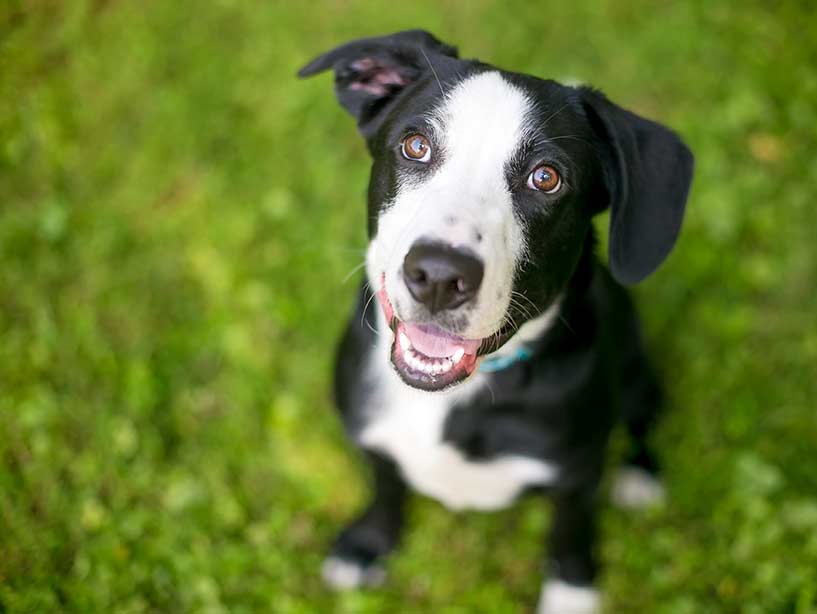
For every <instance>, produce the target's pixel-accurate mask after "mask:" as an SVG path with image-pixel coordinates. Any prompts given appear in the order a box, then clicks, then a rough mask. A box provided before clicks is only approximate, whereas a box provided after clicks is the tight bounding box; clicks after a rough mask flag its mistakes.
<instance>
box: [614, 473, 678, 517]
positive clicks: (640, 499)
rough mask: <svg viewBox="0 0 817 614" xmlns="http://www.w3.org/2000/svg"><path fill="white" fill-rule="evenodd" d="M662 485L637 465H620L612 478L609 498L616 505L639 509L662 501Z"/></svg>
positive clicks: (664, 494) (663, 493) (663, 497)
mask: <svg viewBox="0 0 817 614" xmlns="http://www.w3.org/2000/svg"><path fill="white" fill-rule="evenodd" d="M665 497H666V492H665V491H664V485H663V484H662V483H661V481H660V480H659V479H658V478H656V477H655V476H654V475H652V474H651V473H649V472H648V471H645V470H644V469H641V468H639V467H622V468H621V469H619V470H618V472H617V473H616V476H615V478H613V487H612V489H611V492H610V498H611V499H612V501H613V503H614V504H615V505H617V506H618V507H622V508H625V509H640V508H645V507H650V506H652V505H658V504H660V503H663V502H664V499H665Z"/></svg>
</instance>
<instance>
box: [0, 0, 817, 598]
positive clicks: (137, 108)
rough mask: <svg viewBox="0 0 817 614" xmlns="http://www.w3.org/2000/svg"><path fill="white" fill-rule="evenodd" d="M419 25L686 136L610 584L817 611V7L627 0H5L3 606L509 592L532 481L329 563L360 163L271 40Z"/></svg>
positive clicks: (296, 53)
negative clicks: (373, 550) (679, 222)
mask: <svg viewBox="0 0 817 614" xmlns="http://www.w3.org/2000/svg"><path fill="white" fill-rule="evenodd" d="M408 27H424V28H427V29H429V30H431V31H433V32H435V33H436V34H437V35H438V36H440V38H442V39H443V40H446V41H449V42H453V43H455V44H458V45H459V47H460V49H461V52H462V54H463V55H464V56H465V57H480V58H483V59H486V60H489V61H491V62H493V63H495V64H498V65H500V66H503V67H507V68H510V69H514V70H517V71H523V72H531V73H534V74H538V75H542V76H549V77H555V78H571V79H579V80H583V81H586V82H589V83H592V84H594V85H596V86H598V87H600V88H601V89H603V90H604V91H606V92H607V93H608V94H609V96H610V97H611V98H613V99H614V100H616V101H618V102H620V103H621V104H622V105H625V106H628V107H630V108H633V109H635V110H637V111H638V112H640V113H642V114H644V115H647V116H650V117H653V118H655V119H658V120H660V121H663V122H665V123H668V124H669V125H672V126H673V127H675V128H676V129H677V130H678V131H679V132H680V133H681V134H682V135H683V136H684V138H685V139H686V141H687V142H688V143H689V145H690V146H691V148H692V149H693V151H694V152H695V154H696V157H697V175H696V179H695V184H694V187H693V191H692V196H691V200H690V204H689V210H688V211H689V215H688V218H687V222H686V224H685V228H684V230H683V233H682V238H681V240H680V242H679V245H678V247H677V249H676V251H675V252H674V254H673V255H672V257H671V258H670V259H669V261H668V262H667V264H666V265H665V266H664V267H663V268H662V269H661V270H660V271H659V272H658V273H657V274H656V275H655V276H654V277H653V278H651V279H650V280H649V281H647V282H645V283H644V284H642V285H641V286H639V287H638V288H637V289H636V290H635V292H636V296H637V301H638V303H639V305H640V306H641V308H642V311H643V313H644V320H645V327H646V330H647V333H648V340H649V345H650V347H651V350H652V353H653V355H654V356H655V360H656V362H657V364H658V365H659V366H660V369H661V371H662V373H663V374H664V377H665V380H666V382H667V387H668V391H669V396H670V403H669V405H670V407H669V412H668V414H667V416H666V418H665V420H664V421H663V423H662V425H661V428H660V429H659V431H658V432H657V433H656V441H657V443H658V445H659V448H660V449H661V450H662V454H663V458H664V462H665V465H666V481H667V487H668V492H669V501H668V504H667V505H666V506H665V507H663V508H659V509H653V510H650V511H643V512H638V513H633V512H630V513H625V512H622V511H618V510H616V509H613V508H606V509H605V510H604V512H603V516H602V519H603V531H602V533H603V535H602V556H603V559H604V562H605V572H604V575H603V578H602V587H603V589H604V591H605V594H606V604H607V609H608V611H609V612H615V613H641V612H645V613H672V614H686V613H689V614H705V613H710V612H712V613H720V612H727V613H728V612H741V613H758V614H760V613H794V614H805V613H807V612H817V454H816V453H815V449H816V448H817V401H816V399H817V249H815V243H817V239H816V238H815V237H816V236H817V234H816V233H817V207H815V202H816V199H817V37H815V35H814V33H815V32H817V14H815V12H814V9H813V8H810V5H809V3H808V2H795V1H788V2H787V1H781V2H775V3H769V2H752V3H728V2H718V3H714V2H703V1H696V2H681V1H678V2H647V1H643V2H626V3H625V2H621V1H618V0H604V1H601V0H575V1H573V2H569V3H546V4H540V3H533V2H519V3H493V2H488V1H485V0H475V1H471V2H468V3H464V2H412V3H400V4H397V3H388V4H385V3H384V4H381V3H375V2H363V1H360V0H345V1H340V0H338V1H336V2H322V3H303V4H298V3H294V2H287V3H285V2H276V1H274V0H273V2H256V3H239V2H234V1H232V0H220V1H218V2H207V3H203V2H194V1H192V0H178V1H174V2H150V3H148V2H135V1H130V2H128V1H124V0H107V1H106V0H96V1H95V2H57V1H45V0H31V1H27V0H7V1H6V2H4V3H3V4H2V6H1V7H0V612H10V613H17V612H34V613H41V612H63V611H64V612H83V613H84V612H122V613H125V612H129V613H130V612H133V613H136V612H231V613H232V612H275V613H284V614H289V613H296V614H297V613H311V612H320V613H323V612H340V613H353V614H358V613H380V612H383V613H396V612H400V613H413V612H414V613H428V612H433V613H437V612H440V613H450V614H454V613H460V612H463V613H464V612H485V613H512V612H514V613H516V612H519V613H523V612H530V611H531V608H532V606H533V604H534V603H535V601H536V597H537V593H538V590H539V584H540V581H541V557H542V544H543V543H544V533H545V530H546V528H547V525H548V522H549V515H548V514H549V510H548V506H547V505H546V504H545V503H543V502H541V501H539V500H534V499H531V500H526V501H525V502H523V503H522V504H520V505H518V506H516V507H514V508H513V509H511V510H508V511H505V512H502V513H499V514H478V513H461V514H453V513H450V512H448V511H446V510H445V509H444V508H442V507H441V506H440V505H438V504H436V503H434V502H432V501H429V500H422V499H420V498H417V499H416V500H415V501H414V502H413V503H412V507H411V514H410V516H411V528H410V529H409V531H408V534H407V537H406V541H405V544H404V548H403V549H402V550H401V552H400V553H399V554H398V555H397V556H396V557H395V558H394V559H393V561H392V564H391V576H390V579H389V582H388V583H387V584H386V586H385V587H384V588H382V589H379V590H376V591H372V592H354V593H348V594H343V595H337V594H333V593H331V592H329V591H327V590H326V589H325V588H323V586H322V584H321V582H320V579H319V577H318V570H319V567H320V563H321V559H322V556H323V553H324V552H325V550H326V548H327V546H328V544H329V543H330V542H331V540H332V538H333V535H334V533H335V531H336V530H338V528H339V527H340V526H341V524H342V523H343V522H344V520H345V519H347V518H348V517H349V516H350V515H352V514H353V513H354V512H355V511H356V510H357V509H358V507H359V506H360V505H361V504H362V500H363V496H364V490H363V484H364V474H363V473H362V465H361V463H360V462H359V459H358V458H357V456H356V455H355V453H354V452H353V451H352V450H351V449H350V448H349V446H348V445H347V444H346V442H345V440H344V437H343V435H342V432H341V429H340V425H339V423H338V421H337V420H336V417H335V414H334V412H333V408H332V405H331V401H330V395H329V388H330V387H329V373H330V367H331V356H332V352H333V347H334V344H335V342H336V340H337V338H338V334H339V332H340V330H341V327H342V325H343V321H344V319H345V317H346V315H347V313H348V311H349V309H350V308H351V301H352V297H353V295H354V294H355V290H356V285H357V278H358V276H359V273H356V274H352V275H351V277H350V276H349V273H350V271H352V270H353V269H354V268H355V267H356V266H357V265H358V264H359V263H360V262H361V260H362V255H363V250H364V248H365V232H364V223H365V212H364V195H365V189H366V181H367V173H368V164H369V163H368V160H367V155H366V152H365V149H364V147H363V144H362V143H361V141H360V140H359V139H358V137H357V134H356V131H355V129H354V125H353V122H352V121H351V120H350V119H349V118H348V117H347V116H346V115H345V114H344V113H343V111H342V110H341V109H340V108H339V107H338V106H337V105H336V103H335V101H334V98H333V96H332V94H331V79H330V78H329V77H327V76H324V77H321V78H315V79H312V80H309V81H304V82H300V81H298V80H296V79H295V77H294V75H295V72H296V70H297V69H298V68H299V67H300V66H301V65H302V64H303V63H305V62H306V61H308V60H309V59H311V58H312V57H313V56H314V55H315V54H316V53H318V52H321V51H323V50H325V49H327V48H329V47H330V46H332V45H335V44H337V43H339V42H342V41H345V40H348V39H350V38H355V37H359V36H365V35H372V34H379V33H386V32H390V31H394V30H399V29H405V28H408ZM599 226H600V228H601V229H604V227H605V220H600V223H599Z"/></svg>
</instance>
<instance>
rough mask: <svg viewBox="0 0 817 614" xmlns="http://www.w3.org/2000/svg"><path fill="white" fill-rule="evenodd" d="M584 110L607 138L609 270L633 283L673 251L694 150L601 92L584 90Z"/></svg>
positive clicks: (598, 130) (619, 279) (604, 159)
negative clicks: (608, 98)
mask: <svg viewBox="0 0 817 614" xmlns="http://www.w3.org/2000/svg"><path fill="white" fill-rule="evenodd" d="M581 93H582V96H583V99H584V104H585V110H586V111H587V113H588V116H589V118H590V121H591V123H592V124H593V125H594V129H595V130H596V132H597V133H599V137H600V138H601V139H602V141H603V142H604V144H605V146H604V153H603V155H602V158H603V164H604V166H605V175H606V184H607V191H608V193H609V196H610V201H609V205H610V209H611V211H610V240H609V250H610V269H611V271H612V272H613V275H614V277H615V278H616V279H617V280H618V281H620V282H622V283H627V284H634V283H637V282H639V281H641V280H642V279H644V278H645V277H647V276H648V275H649V274H650V273H652V272H653V271H655V269H657V268H658V266H659V265H660V264H661V263H662V262H663V261H664V259H665V258H666V257H667V255H668V254H669V252H670V250H672V247H673V245H675V240H676V239H677V237H678V233H679V232H680V230H681V222H682V220H683V217H684V208H685V206H686V201H687V195H688V194H689V188H690V184H691V183H692V171H693V166H694V165H693V157H692V152H690V151H689V149H688V148H687V147H686V145H684V144H683V143H682V142H681V139H680V138H678V136H677V135H676V134H675V133H674V132H672V131H671V130H669V129H668V128H665V127H664V126H662V125H661V124H657V123H655V122H652V121H649V120H647V119H644V118H642V117H639V116H638V115H635V114H634V113H630V112H629V111H626V110H624V109H622V108H621V107H618V106H616V105H615V104H613V103H612V102H610V101H609V100H607V98H606V97H605V96H604V95H603V94H601V93H600V92H596V91H594V90H591V89H586V88H583V89H582V90H581Z"/></svg>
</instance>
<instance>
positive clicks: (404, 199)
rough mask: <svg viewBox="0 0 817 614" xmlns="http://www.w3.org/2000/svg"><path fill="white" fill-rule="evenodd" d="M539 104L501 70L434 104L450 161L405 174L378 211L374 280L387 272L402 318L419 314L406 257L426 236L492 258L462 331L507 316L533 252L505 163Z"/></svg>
mask: <svg viewBox="0 0 817 614" xmlns="http://www.w3.org/2000/svg"><path fill="white" fill-rule="evenodd" d="M531 109H532V104H531V102H530V101H529V99H528V98H527V96H526V95H525V93H524V92H523V91H522V90H520V89H518V88H516V87H514V86H513V85H511V84H510V83H508V82H507V81H505V80H504V79H503V78H502V77H501V76H500V74H499V73H498V72H486V73H481V74H479V75H476V76H473V77H470V78H468V79H466V80H464V81H463V82H461V83H459V84H457V85H456V86H455V87H454V88H453V89H452V90H451V91H449V92H447V94H446V96H445V97H444V98H443V100H442V103H441V104H440V106H439V107H438V108H436V109H434V110H430V112H429V119H430V122H431V124H432V125H433V126H434V130H433V133H432V134H431V135H429V136H430V137H431V140H432V147H434V151H433V152H432V156H442V157H443V158H442V159H443V160H444V162H442V164H441V166H440V167H439V168H437V169H436V170H432V169H431V168H429V169H428V170H427V171H426V172H425V173H424V174H423V175H422V178H421V179H417V178H416V176H414V175H412V176H406V177H404V178H402V180H401V181H400V182H399V186H398V190H397V195H396V196H395V198H394V200H393V201H392V202H391V203H388V208H387V209H386V210H385V211H383V212H382V213H381V214H380V216H379V218H378V230H377V236H376V237H375V238H374V239H373V240H372V242H371V244H370V245H369V250H368V254H367V271H368V275H369V281H370V282H371V285H372V287H373V288H379V287H380V285H381V281H380V280H381V275H383V274H384V273H385V285H386V290H387V293H388V295H389V297H390V299H391V301H392V304H393V305H394V307H395V312H396V314H397V317H398V318H400V319H401V320H412V319H414V318H413V317H412V316H413V315H414V314H413V309H414V305H415V303H414V301H413V299H412V298H411V296H410V295H409V293H408V290H407V288H406V287H405V284H404V283H403V278H402V273H401V271H402V266H403V261H404V259H405V257H406V254H407V253H408V251H409V249H410V248H411V246H412V244H413V243H414V242H415V241H416V240H418V239H420V238H425V239H432V240H438V241H444V242H447V243H449V244H451V245H454V246H465V247H467V248H469V249H470V250H471V251H473V252H475V253H476V254H478V255H479V256H481V257H482V260H483V262H484V264H485V274H484V277H483V280H482V285H481V287H480V290H479V293H478V295H477V297H476V299H475V301H474V303H473V307H474V308H473V311H472V312H471V314H470V317H469V320H468V324H467V326H466V327H465V328H464V329H462V330H458V331H456V332H457V334H459V335H461V336H463V337H468V338H472V339H478V338H483V337H487V336H489V335H491V334H493V333H494V332H496V330H497V329H498V328H499V327H500V326H501V325H502V324H503V319H504V317H505V314H506V312H507V309H508V305H509V304H510V301H511V287H512V283H513V273H514V271H515V269H516V268H517V267H518V265H519V262H520V260H521V259H522V257H523V254H524V252H525V238H524V232H523V229H522V227H521V225H520V222H519V220H518V219H517V217H516V216H515V215H514V211H513V203H512V197H511V193H510V190H509V188H508V186H507V181H506V178H505V168H506V165H507V163H508V162H509V161H510V160H511V158H512V157H513V155H514V153H515V152H516V151H517V149H518V148H519V146H520V145H521V144H522V143H523V142H524V140H525V139H526V138H527V136H528V124H529V117H530V114H531ZM384 204H385V203H384ZM452 220H455V221H453V222H452ZM477 234H479V235H481V236H482V240H481V241H478V240H477V238H476V237H477ZM469 307H470V305H469Z"/></svg>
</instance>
